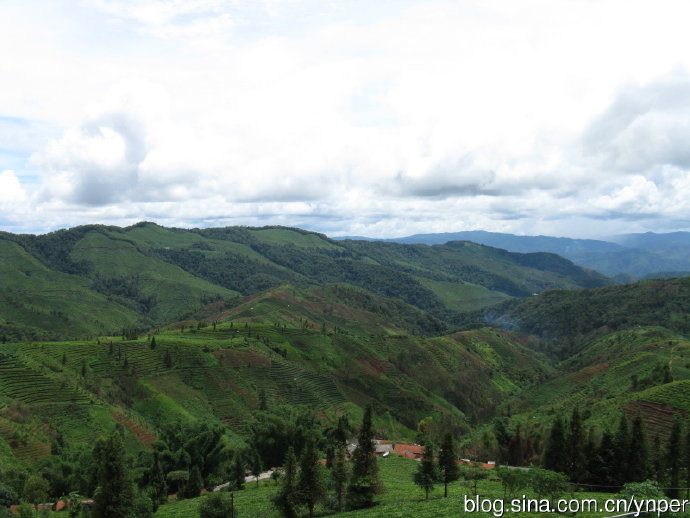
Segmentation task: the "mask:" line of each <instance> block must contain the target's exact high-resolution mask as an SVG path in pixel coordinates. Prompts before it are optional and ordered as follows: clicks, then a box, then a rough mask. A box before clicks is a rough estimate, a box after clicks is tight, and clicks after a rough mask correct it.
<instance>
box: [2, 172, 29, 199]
mask: <svg viewBox="0 0 690 518" xmlns="http://www.w3.org/2000/svg"><path fill="white" fill-rule="evenodd" d="M24 200H26V191H25V190H24V188H23V187H22V185H21V183H20V182H19V178H17V176H16V175H15V173H14V171H10V170H7V171H3V172H2V173H0V203H1V204H3V205H11V204H18V203H20V202H23V201H24Z"/></svg>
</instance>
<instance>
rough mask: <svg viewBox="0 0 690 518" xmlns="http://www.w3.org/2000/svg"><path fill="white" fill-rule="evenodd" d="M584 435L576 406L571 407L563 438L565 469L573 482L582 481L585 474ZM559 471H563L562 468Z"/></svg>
mask: <svg viewBox="0 0 690 518" xmlns="http://www.w3.org/2000/svg"><path fill="white" fill-rule="evenodd" d="M584 445H585V437H584V430H583V428H582V418H581V417H580V411H579V410H578V409H577V407H575V408H573V412H572V414H571V416H570V423H569V427H568V433H567V435H566V438H565V446H566V449H565V453H566V455H567V457H566V470H565V472H566V473H567V474H568V477H570V480H572V481H573V482H582V480H583V478H584V475H585V463H586V458H585V455H584ZM559 471H563V470H562V469H561V470H559Z"/></svg>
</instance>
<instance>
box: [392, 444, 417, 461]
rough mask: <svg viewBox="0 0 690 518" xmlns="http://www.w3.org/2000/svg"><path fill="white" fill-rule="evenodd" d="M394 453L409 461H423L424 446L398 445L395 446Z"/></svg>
mask: <svg viewBox="0 0 690 518" xmlns="http://www.w3.org/2000/svg"><path fill="white" fill-rule="evenodd" d="M393 451H394V452H395V453H397V454H398V455H400V456H402V457H407V458H408V459H421V458H422V455H423V454H424V446H420V445H419V444H404V443H397V444H395V445H394V446H393Z"/></svg>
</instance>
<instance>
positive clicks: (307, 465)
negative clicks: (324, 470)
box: [297, 439, 325, 518]
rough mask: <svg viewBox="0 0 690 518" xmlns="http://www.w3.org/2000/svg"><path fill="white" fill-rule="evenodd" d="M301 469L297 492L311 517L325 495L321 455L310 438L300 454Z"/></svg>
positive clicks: (310, 517)
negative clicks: (320, 463)
mask: <svg viewBox="0 0 690 518" xmlns="http://www.w3.org/2000/svg"><path fill="white" fill-rule="evenodd" d="M299 465H300V469H299V475H298V479H297V493H298V494H299V499H300V501H301V502H302V503H303V504H304V505H306V506H307V510H308V511H309V518H312V517H313V516H314V507H315V506H316V504H317V503H318V502H320V501H321V500H322V499H323V497H324V496H325V490H324V486H323V477H322V475H321V466H320V465H319V456H318V454H317V452H316V444H315V442H314V440H313V439H312V440H309V441H308V442H307V445H306V447H305V448H304V450H303V451H302V455H301V456H300V462H299Z"/></svg>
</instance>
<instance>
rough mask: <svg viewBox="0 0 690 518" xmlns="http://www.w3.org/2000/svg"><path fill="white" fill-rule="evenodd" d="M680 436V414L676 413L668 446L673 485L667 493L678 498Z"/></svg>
mask: <svg viewBox="0 0 690 518" xmlns="http://www.w3.org/2000/svg"><path fill="white" fill-rule="evenodd" d="M680 436H681V422H680V416H679V415H678V414H676V415H675V416H674V417H673V426H672V427H671V435H670V436H669V438H668V445H667V447H666V465H667V466H668V471H669V483H670V485H671V487H670V488H669V489H668V491H667V494H668V496H669V497H670V498H678V485H679V483H680V455H681V449H680V448H681V447H680Z"/></svg>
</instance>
